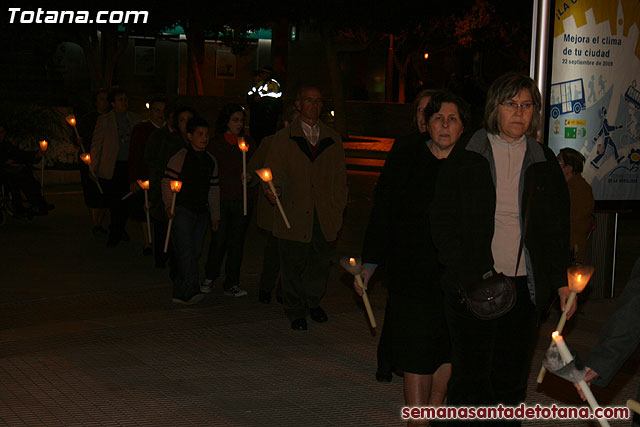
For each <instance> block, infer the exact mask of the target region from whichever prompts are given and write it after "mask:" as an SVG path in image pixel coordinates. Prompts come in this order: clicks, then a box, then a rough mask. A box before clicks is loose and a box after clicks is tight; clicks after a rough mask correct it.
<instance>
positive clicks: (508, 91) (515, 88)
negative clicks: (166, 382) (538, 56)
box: [484, 72, 542, 137]
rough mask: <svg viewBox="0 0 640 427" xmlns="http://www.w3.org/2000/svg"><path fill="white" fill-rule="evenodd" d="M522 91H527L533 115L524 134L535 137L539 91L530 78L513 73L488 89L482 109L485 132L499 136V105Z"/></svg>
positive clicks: (496, 81) (538, 119)
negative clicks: (529, 95)
mask: <svg viewBox="0 0 640 427" xmlns="http://www.w3.org/2000/svg"><path fill="white" fill-rule="evenodd" d="M523 89H526V90H528V91H529V93H530V94H531V100H532V102H533V115H532V117H531V123H530V124H529V129H527V130H526V131H525V134H526V135H528V136H532V137H535V136H536V134H537V133H538V129H539V127H540V122H541V117H540V108H541V106H542V97H541V96H540V91H539V90H538V86H537V85H536V82H534V81H533V80H532V79H531V77H529V76H526V75H524V74H520V73H514V72H511V73H507V74H503V75H502V76H500V77H498V78H497V79H496V80H495V81H494V82H493V83H492V84H491V87H489V92H488V93H487V103H486V104H485V108H484V128H485V129H486V131H487V132H489V133H492V134H495V135H498V134H500V126H499V124H498V108H499V107H500V104H502V103H503V102H505V101H508V100H510V99H511V98H513V97H514V96H516V95H517V94H518V93H520V91H521V90H523Z"/></svg>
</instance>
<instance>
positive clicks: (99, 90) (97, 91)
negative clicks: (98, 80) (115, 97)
mask: <svg viewBox="0 0 640 427" xmlns="http://www.w3.org/2000/svg"><path fill="white" fill-rule="evenodd" d="M101 93H106V94H107V100H108V99H109V91H108V90H106V89H105V88H102V87H101V88H100V89H98V90H96V93H95V94H94V95H93V99H94V100H97V99H98V95H100V94H101Z"/></svg>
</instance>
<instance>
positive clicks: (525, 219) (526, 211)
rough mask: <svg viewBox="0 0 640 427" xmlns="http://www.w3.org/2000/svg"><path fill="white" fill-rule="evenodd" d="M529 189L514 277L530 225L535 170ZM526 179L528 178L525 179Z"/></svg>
mask: <svg viewBox="0 0 640 427" xmlns="http://www.w3.org/2000/svg"><path fill="white" fill-rule="evenodd" d="M529 178H530V179H529V183H530V184H529V186H528V187H529V188H525V191H526V192H527V202H526V203H527V206H526V207H525V211H524V222H523V227H522V230H521V231H520V247H519V248H518V260H517V261H516V268H515V271H514V273H513V277H516V276H517V275H518V266H519V265H520V256H521V255H522V248H523V247H524V234H525V233H526V232H527V225H528V224H529V211H531V195H532V194H533V169H532V170H531V176H530V177H529ZM525 179H526V177H525Z"/></svg>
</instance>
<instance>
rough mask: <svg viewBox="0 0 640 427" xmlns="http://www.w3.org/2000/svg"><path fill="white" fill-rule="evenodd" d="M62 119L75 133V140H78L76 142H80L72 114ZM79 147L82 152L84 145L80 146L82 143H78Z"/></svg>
mask: <svg viewBox="0 0 640 427" xmlns="http://www.w3.org/2000/svg"><path fill="white" fill-rule="evenodd" d="M64 119H65V120H66V121H67V123H69V124H70V125H71V127H72V128H73V130H74V132H75V133H76V138H78V140H80V134H79V133H78V128H77V127H76V116H75V115H73V114H67V117H65V118H64ZM80 147H82V151H83V152H84V151H85V149H84V145H82V143H80Z"/></svg>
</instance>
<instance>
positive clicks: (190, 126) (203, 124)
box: [187, 116, 209, 133]
mask: <svg viewBox="0 0 640 427" xmlns="http://www.w3.org/2000/svg"><path fill="white" fill-rule="evenodd" d="M196 128H207V129H209V123H208V122H207V121H206V120H205V119H203V118H202V117H197V116H194V117H192V118H190V119H189V121H188V122H187V133H193V132H195V130H196Z"/></svg>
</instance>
